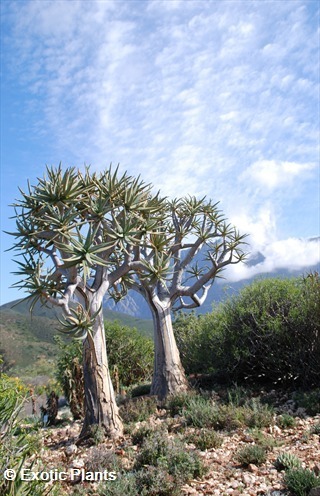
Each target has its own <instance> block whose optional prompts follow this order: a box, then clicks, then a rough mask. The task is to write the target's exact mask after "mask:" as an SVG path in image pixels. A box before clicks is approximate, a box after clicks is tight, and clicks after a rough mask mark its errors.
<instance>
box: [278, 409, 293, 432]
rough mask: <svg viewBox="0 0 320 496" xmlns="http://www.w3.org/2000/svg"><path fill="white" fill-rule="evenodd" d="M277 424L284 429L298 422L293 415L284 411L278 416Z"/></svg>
mask: <svg viewBox="0 0 320 496" xmlns="http://www.w3.org/2000/svg"><path fill="white" fill-rule="evenodd" d="M277 424H278V425H279V426H280V427H282V429H286V428H287V427H294V426H295V424H296V420H295V418H294V417H292V415H289V414H288V413H283V414H282V415H280V416H279V417H278V418H277Z"/></svg>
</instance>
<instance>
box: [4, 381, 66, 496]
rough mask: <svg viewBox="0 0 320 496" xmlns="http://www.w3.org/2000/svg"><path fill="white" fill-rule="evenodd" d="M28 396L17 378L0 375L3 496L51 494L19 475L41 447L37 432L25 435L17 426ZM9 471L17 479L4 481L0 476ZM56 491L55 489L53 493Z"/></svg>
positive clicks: (29, 464) (42, 484)
mask: <svg viewBox="0 0 320 496" xmlns="http://www.w3.org/2000/svg"><path fill="white" fill-rule="evenodd" d="M27 393H28V389H27V387H26V386H25V385H24V384H23V383H22V382H21V381H20V380H19V379H17V378H11V377H8V376H7V375H6V374H0V440H1V442H0V474H1V478H0V494H3V495H6V496H16V495H17V494H21V495H23V496H43V495H46V494H49V492H50V493H51V494H52V491H50V489H46V487H45V483H44V482H42V481H37V480H34V481H24V480H23V479H22V478H21V474H20V469H21V468H22V466H24V467H25V468H29V469H30V470H31V468H32V467H33V465H34V464H33V463H30V462H29V463H28V458H29V457H30V456H31V455H32V454H34V453H37V452H38V451H39V449H40V447H41V441H40V438H39V435H38V432H37V431H36V430H35V431H34V432H32V433H29V434H28V433H26V432H25V431H24V430H23V429H21V428H20V427H19V419H18V415H19V413H20V411H21V409H22V407H23V404H24V402H25V400H26V397H27ZM8 468H10V469H12V470H15V472H16V474H17V477H16V478H15V479H14V480H6V479H5V478H4V477H3V475H2V474H3V473H4V471H5V470H6V469H8ZM40 468H41V467H40ZM34 469H35V467H34ZM38 470H39V467H38ZM52 489H53V488H51V490H52ZM58 490H59V489H58V487H56V488H55V491H58ZM55 494H57V492H55Z"/></svg>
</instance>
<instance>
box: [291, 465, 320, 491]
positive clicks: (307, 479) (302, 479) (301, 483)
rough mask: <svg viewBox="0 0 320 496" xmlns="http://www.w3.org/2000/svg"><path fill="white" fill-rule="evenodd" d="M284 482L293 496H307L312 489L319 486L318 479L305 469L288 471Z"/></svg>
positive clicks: (319, 480)
mask: <svg viewBox="0 0 320 496" xmlns="http://www.w3.org/2000/svg"><path fill="white" fill-rule="evenodd" d="M284 481H285V484H286V485H287V487H288V489H289V491H291V492H292V493H293V494H294V495H295V496H308V494H309V492H310V491H311V489H312V488H314V487H318V486H320V478H319V477H317V476H316V475H315V473H314V472H312V471H311V470H308V469H305V468H298V469H295V470H288V471H287V472H286V474H285V477H284Z"/></svg>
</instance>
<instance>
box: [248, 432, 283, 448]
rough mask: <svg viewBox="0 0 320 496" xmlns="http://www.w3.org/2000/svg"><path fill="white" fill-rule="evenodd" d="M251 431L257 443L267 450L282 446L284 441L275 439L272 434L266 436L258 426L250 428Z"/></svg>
mask: <svg viewBox="0 0 320 496" xmlns="http://www.w3.org/2000/svg"><path fill="white" fill-rule="evenodd" d="M249 432H250V435H251V436H252V438H253V439H254V441H255V442H256V444H258V445H259V446H261V447H262V448H264V449H265V450H266V451H272V450H273V448H275V447H277V446H281V444H283V443H282V441H279V440H278V439H274V438H273V437H272V436H266V435H265V434H264V433H263V432H261V431H260V430H259V429H258V428H257V427H254V428H253V429H249Z"/></svg>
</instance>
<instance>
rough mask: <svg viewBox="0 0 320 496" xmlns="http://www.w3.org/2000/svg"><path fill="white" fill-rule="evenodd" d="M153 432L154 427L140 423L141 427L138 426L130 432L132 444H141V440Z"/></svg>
mask: <svg viewBox="0 0 320 496" xmlns="http://www.w3.org/2000/svg"><path fill="white" fill-rule="evenodd" d="M154 432H155V429H154V428H152V427H151V426H150V425H142V426H141V427H139V429H137V430H135V431H133V432H132V434H131V440H132V442H133V444H137V445H139V446H141V444H142V443H143V441H144V440H145V439H146V438H147V437H150V436H151V435H152V434H153V433H154Z"/></svg>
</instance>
